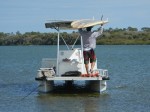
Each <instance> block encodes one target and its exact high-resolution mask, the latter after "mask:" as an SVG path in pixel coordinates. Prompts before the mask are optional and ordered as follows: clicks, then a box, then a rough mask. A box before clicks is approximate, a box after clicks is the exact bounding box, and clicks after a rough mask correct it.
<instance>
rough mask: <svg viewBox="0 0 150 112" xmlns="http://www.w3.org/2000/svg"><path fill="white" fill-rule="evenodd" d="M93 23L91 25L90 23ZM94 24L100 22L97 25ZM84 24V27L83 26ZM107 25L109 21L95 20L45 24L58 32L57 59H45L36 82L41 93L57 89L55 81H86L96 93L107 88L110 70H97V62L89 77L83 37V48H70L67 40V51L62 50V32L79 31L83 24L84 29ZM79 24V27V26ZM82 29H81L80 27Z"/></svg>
mask: <svg viewBox="0 0 150 112" xmlns="http://www.w3.org/2000/svg"><path fill="white" fill-rule="evenodd" d="M90 22H91V23H90ZM93 22H98V23H97V24H95V23H93ZM83 23H84V25H83ZM102 23H103V24H106V23H108V21H102V20H100V21H93V20H87V19H85V20H83V19H82V20H73V21H70V20H69V21H68V20H53V21H48V22H46V23H45V27H46V28H51V29H56V31H57V58H43V59H42V62H41V67H40V68H39V70H38V72H37V76H36V77H35V80H36V81H38V83H39V86H38V91H40V92H51V91H53V90H54V88H55V81H64V82H65V83H66V84H68V83H69V84H70V82H71V83H73V82H74V81H85V86H88V87H89V90H91V91H96V92H99V93H101V92H103V91H105V90H106V88H107V81H108V80H109V76H108V70H107V69H102V68H97V61H96V63H95V67H94V71H93V75H91V76H87V73H86V69H85V65H84V58H83V42H82V36H79V37H78V38H80V39H81V47H80V48H75V47H74V46H75V43H76V41H77V39H78V38H77V39H76V41H75V42H74V44H73V45H72V47H71V48H70V47H69V46H68V45H67V44H66V42H65V40H64V39H63V41H64V43H65V44H66V48H67V49H66V50H61V48H60V43H59V41H60V30H62V29H63V30H64V29H65V30H68V29H71V30H72V29H78V27H77V26H78V25H79V24H82V25H80V26H82V27H83V28H84V27H85V26H86V27H87V24H88V26H90V24H91V25H92V26H95V25H98V24H102ZM77 24H78V25H77ZM80 28H81V27H80Z"/></svg>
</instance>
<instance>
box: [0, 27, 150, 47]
mask: <svg viewBox="0 0 150 112" xmlns="http://www.w3.org/2000/svg"><path fill="white" fill-rule="evenodd" d="M78 36H79V33H78V32H75V31H73V32H72V33H67V32H62V33H60V37H63V39H64V40H65V41H66V43H67V44H70V45H72V44H73V43H74V41H75V40H76V39H77V37H78ZM63 39H60V44H61V45H64V41H63ZM56 44H57V33H54V32H53V33H40V32H26V33H23V34H22V33H20V32H19V31H17V32H16V33H3V32H0V45H1V46H3V45H56ZM76 44H80V39H78V40H77V42H76ZM97 44H98V45H150V28H149V27H143V28H141V29H140V30H138V29H137V28H133V27H128V28H115V29H113V28H109V29H104V32H103V34H102V35H101V38H98V39H97Z"/></svg>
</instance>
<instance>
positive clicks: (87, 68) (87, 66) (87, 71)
mask: <svg viewBox="0 0 150 112" xmlns="http://www.w3.org/2000/svg"><path fill="white" fill-rule="evenodd" d="M85 69H86V73H87V74H89V64H85Z"/></svg>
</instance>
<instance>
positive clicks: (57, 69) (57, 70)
mask: <svg viewBox="0 0 150 112" xmlns="http://www.w3.org/2000/svg"><path fill="white" fill-rule="evenodd" d="M57 31H58V35H57V67H56V75H58V76H59V75H60V74H59V38H60V36H59V35H60V32H59V27H58V29H57Z"/></svg>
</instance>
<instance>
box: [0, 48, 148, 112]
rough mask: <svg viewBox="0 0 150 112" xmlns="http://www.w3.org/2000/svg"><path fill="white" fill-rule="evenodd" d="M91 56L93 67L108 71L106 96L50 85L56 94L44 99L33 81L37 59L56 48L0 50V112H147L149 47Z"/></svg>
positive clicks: (102, 50)
mask: <svg viewBox="0 0 150 112" xmlns="http://www.w3.org/2000/svg"><path fill="white" fill-rule="evenodd" d="M61 48H64V46H62V47H61ZM96 54H97V58H98V61H99V62H98V67H99V68H107V69H108V70H109V75H110V78H111V80H110V81H108V89H107V91H106V92H104V93H102V94H98V93H94V92H88V91H87V90H86V89H85V88H84V87H82V85H83V84H82V83H83V82H75V85H74V86H75V88H76V89H73V88H72V87H70V88H67V87H64V86H63V82H56V85H57V88H58V89H59V91H55V92H53V93H48V94H44V93H38V91H37V86H38V84H37V82H36V81H35V80H34V78H35V76H36V73H37V70H38V69H39V67H40V62H41V59H42V58H49V57H52V58H53V57H56V46H1V47H0V112H148V111H149V110H150V95H149V94H150V46H148V45H147V46H146V45H143V46H140V45H139V46H138V45H133V46H132V45H131V46H130V45H128V46H121V45H118V46H115V45H114V46H97V48H96ZM66 89H67V90H68V92H66Z"/></svg>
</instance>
